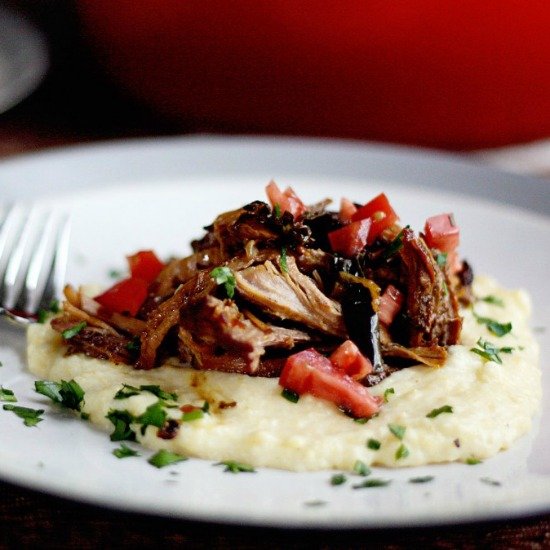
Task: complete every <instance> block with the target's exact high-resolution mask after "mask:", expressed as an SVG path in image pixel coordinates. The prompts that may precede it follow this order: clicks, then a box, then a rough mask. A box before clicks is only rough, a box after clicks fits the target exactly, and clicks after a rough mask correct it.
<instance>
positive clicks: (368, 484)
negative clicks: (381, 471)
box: [352, 478, 391, 489]
mask: <svg viewBox="0 0 550 550" xmlns="http://www.w3.org/2000/svg"><path fill="white" fill-rule="evenodd" d="M390 483H391V480H389V479H379V478H370V479H365V481H362V482H361V483H358V484H356V485H352V488H353V489H370V488H372V487H385V486H386V485H389V484H390Z"/></svg>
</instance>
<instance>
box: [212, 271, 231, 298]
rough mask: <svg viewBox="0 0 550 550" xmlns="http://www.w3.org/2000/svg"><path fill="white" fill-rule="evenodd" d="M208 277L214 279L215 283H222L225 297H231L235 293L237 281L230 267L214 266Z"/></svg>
mask: <svg viewBox="0 0 550 550" xmlns="http://www.w3.org/2000/svg"><path fill="white" fill-rule="evenodd" d="M210 277H212V279H214V282H215V283H216V284H217V285H224V287H225V292H226V294H227V297H228V298H233V296H234V295H235V288H236V287H237V281H236V279H235V275H233V272H232V271H231V269H229V268H228V267H227V266H219V267H216V268H215V269H213V270H212V271H211V272H210Z"/></svg>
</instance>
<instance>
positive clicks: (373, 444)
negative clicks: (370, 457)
mask: <svg viewBox="0 0 550 550" xmlns="http://www.w3.org/2000/svg"><path fill="white" fill-rule="evenodd" d="M381 446H382V443H380V441H378V439H372V438H370V439H369V440H368V441H367V447H368V448H369V449H371V450H373V451H378V449H380V447H381Z"/></svg>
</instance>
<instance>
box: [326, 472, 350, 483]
mask: <svg viewBox="0 0 550 550" xmlns="http://www.w3.org/2000/svg"><path fill="white" fill-rule="evenodd" d="M347 480H348V478H347V477H346V476H345V475H344V474H334V475H333V476H332V477H331V478H330V484H331V485H343V484H344V483H345V482H346V481H347Z"/></svg>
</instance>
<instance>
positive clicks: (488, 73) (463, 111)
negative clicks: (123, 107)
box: [79, 0, 550, 148]
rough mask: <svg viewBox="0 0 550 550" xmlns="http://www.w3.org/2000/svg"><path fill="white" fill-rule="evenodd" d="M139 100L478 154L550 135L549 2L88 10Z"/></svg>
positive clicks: (123, 3)
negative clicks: (479, 150) (488, 148)
mask: <svg viewBox="0 0 550 550" xmlns="http://www.w3.org/2000/svg"><path fill="white" fill-rule="evenodd" d="M79 9H80V15H81V18H82V22H83V25H84V27H85V29H86V33H87V34H88V36H89V37H90V40H91V42H92V44H94V45H95V46H94V47H95V49H96V52H97V55H98V56H99V58H100V59H101V61H102V63H103V64H104V66H105V67H106V68H107V70H108V71H109V73H110V75H111V77H112V78H113V79H115V80H116V81H117V82H118V83H119V84H120V85H121V86H123V87H124V88H125V89H126V90H127V91H130V92H131V93H132V94H133V95H134V96H136V97H137V98H139V99H140V100H141V101H142V102H145V103H146V104H148V105H152V106H153V107H154V108H156V109H157V110H158V111H159V112H161V113H163V114H166V115H169V116H170V117H175V118H177V119H178V120H181V121H193V122H194V123H197V122H198V123H199V125H201V124H202V126H203V128H204V129H214V130H215V129H217V128H222V129H225V130H234V131H251V132H268V133H287V134H302V135H325V136H339V137H351V138H363V139H372V140H383V141H392V142H403V143H412V144H419V145H429V146H436V147H446V148H473V147H485V146H494V145H503V144H507V143H512V142H519V141H527V140H531V139H535V138H539V137H544V136H547V135H549V134H550V3H549V2H547V1H545V0H531V1H530V2H522V1H521V0H485V1H483V2H480V1H478V0H462V1H460V2H451V1H445V0H416V1H414V2H410V1H408V2H402V1H398V2H388V1H387V0H363V1H361V0H339V1H338V2H311V1H310V2H307V1H304V0H272V1H270V2H263V1H252V0H251V1H247V0H234V1H232V2H223V1H221V0H217V1H207V0H206V1H205V0H185V1H182V0H156V1H153V0H118V1H117V2H113V1H112V0H79Z"/></svg>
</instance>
